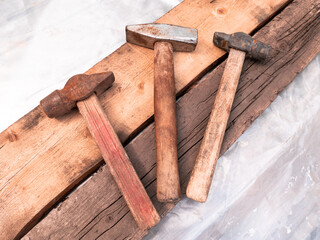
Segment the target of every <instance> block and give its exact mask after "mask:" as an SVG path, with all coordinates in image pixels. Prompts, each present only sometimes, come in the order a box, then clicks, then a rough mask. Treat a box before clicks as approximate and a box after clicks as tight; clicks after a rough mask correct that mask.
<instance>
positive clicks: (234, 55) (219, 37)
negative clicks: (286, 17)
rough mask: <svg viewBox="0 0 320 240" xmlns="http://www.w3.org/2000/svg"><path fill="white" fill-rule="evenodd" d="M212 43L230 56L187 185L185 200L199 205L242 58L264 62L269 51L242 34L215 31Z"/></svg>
mask: <svg viewBox="0 0 320 240" xmlns="http://www.w3.org/2000/svg"><path fill="white" fill-rule="evenodd" d="M213 43H214V44H215V45H216V46H217V47H219V48H222V49H224V50H226V51H229V57H228V60H227V63H226V66H225V69H224V72H223V75H222V78H221V82H220V85H219V89H218V92H217V95H216V99H215V102H214V105H213V109H212V112H211V115H210V118H209V122H208V125H207V128H206V131H205V134H204V137H203V140H202V143H201V147H200V151H199V153H198V156H197V158H196V162H195V165H194V168H193V171H192V173H191V177H190V180H189V183H188V186H187V197H189V198H191V199H193V200H196V201H198V202H205V201H206V200H207V197H208V193H209V189H210V185H211V181H212V177H213V173H214V170H215V166H216V163H217V160H218V157H219V154H220V148H221V144H222V141H223V137H224V133H225V130H226V126H227V122H228V118H229V115H230V110H231V107H232V103H233V99H234V96H235V93H236V90H237V86H238V82H239V78H240V74H241V70H242V65H243V62H244V59H245V56H246V54H247V56H248V57H251V58H254V59H258V60H264V59H266V58H267V57H268V56H269V52H270V48H269V46H267V45H266V44H264V43H262V42H259V41H257V40H255V39H253V38H252V37H251V36H249V35H248V34H245V33H242V32H237V33H234V34H230V35H229V34H226V33H221V32H215V33H214V36H213Z"/></svg>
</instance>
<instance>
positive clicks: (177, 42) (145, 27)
mask: <svg viewBox="0 0 320 240" xmlns="http://www.w3.org/2000/svg"><path fill="white" fill-rule="evenodd" d="M126 37H127V42H129V43H133V44H136V45H139V46H142V47H146V48H150V49H153V46H154V43H155V42H169V43H171V44H172V47H173V50H174V51H181V52H191V51H193V50H194V49H195V48H196V45H197V42H198V32H197V29H194V28H185V27H180V26H175V25H170V24H159V23H150V24H137V25H129V26H126Z"/></svg>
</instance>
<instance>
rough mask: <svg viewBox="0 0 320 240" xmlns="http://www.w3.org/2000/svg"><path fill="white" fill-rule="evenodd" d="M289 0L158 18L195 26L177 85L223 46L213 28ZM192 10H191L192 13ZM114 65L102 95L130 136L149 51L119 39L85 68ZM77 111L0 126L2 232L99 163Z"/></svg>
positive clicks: (147, 79)
mask: <svg viewBox="0 0 320 240" xmlns="http://www.w3.org/2000/svg"><path fill="white" fill-rule="evenodd" d="M289 1H290V0H272V1H265V0H238V1H235V2H234V1H224V0H216V1H209V0H206V1H203V0H185V1H183V2H182V3H181V4H179V5H178V6H177V7H175V8H174V9H172V10H171V11H170V12H168V13H167V14H165V15H164V16H163V17H161V18H160V19H159V20H157V22H158V23H167V24H177V25H180V26H188V27H191V28H197V29H198V31H199V35H198V45H197V48H196V49H195V51H193V52H191V53H180V52H177V53H175V56H174V61H175V83H176V92H178V93H179V94H180V93H182V92H183V91H184V90H185V89H187V87H188V86H190V85H191V84H192V83H193V82H195V81H196V80H198V79H199V78H200V77H201V76H203V74H204V73H206V72H207V70H208V69H209V68H211V67H212V66H214V65H216V64H217V63H218V62H220V60H219V59H220V58H221V57H222V56H223V55H224V54H225V53H224V52H223V51H221V50H218V49H217V48H215V47H213V45H212V32H213V31H215V30H220V31H227V30H228V31H230V32H236V31H242V32H246V33H249V32H252V31H254V30H255V29H256V28H257V27H258V26H260V25H261V24H263V23H264V22H265V21H266V20H267V19H269V18H270V17H271V16H272V15H274V14H275V13H276V12H277V11H278V10H279V9H281V8H282V7H283V6H284V5H286V4H287V3H288V2H289ZM190 16H192V17H190ZM105 71H112V72H113V73H114V75H115V83H114V84H113V86H112V87H111V88H110V89H109V90H108V91H106V92H105V93H104V94H102V95H101V97H100V101H101V103H102V106H103V107H104V110H105V111H106V113H107V116H108V118H109V120H110V122H111V124H112V126H113V127H114V129H115V131H116V133H117V134H118V136H119V138H120V140H121V141H122V142H123V141H126V140H127V141H128V139H130V138H132V137H133V136H134V135H136V134H137V133H138V132H139V131H141V129H142V127H145V126H146V122H148V119H151V117H152V116H153V51H152V50H150V49H145V48H141V47H139V46H134V45H132V44H124V45H123V46H121V47H120V48H119V49H117V50H116V51H115V52H114V53H112V54H111V55H109V56H108V57H106V58H105V59H103V60H102V61H101V62H99V63H98V64H96V65H95V66H93V67H92V68H91V69H90V70H88V71H87V72H86V73H87V74H92V73H98V72H105ZM102 162H103V161H102V157H101V153H100V151H99V149H98V147H97V145H96V144H95V142H94V140H93V139H92V137H91V135H90V133H89V132H88V130H87V128H86V125H85V123H84V120H83V119H82V117H81V116H80V114H79V113H78V111H76V110H75V111H72V112H71V113H70V114H67V115H65V116H63V117H62V118H60V119H49V118H47V117H46V116H45V114H44V113H43V112H42V111H41V109H40V108H39V107H36V108H35V109H34V110H32V111H31V112H30V113H28V114H27V115H25V116H24V117H23V118H21V119H20V120H19V121H17V122H16V123H14V124H13V125H11V126H10V127H9V128H8V129H6V130H5V131H4V132H2V133H1V134H0V199H1V203H0V219H1V224H0V238H1V239H12V238H13V237H14V236H16V235H17V234H18V235H21V234H23V233H24V232H25V231H26V230H29V229H30V228H31V227H32V226H33V225H34V223H35V222H36V221H37V220H38V219H39V218H40V217H41V216H42V215H43V214H44V213H45V212H46V211H47V210H48V209H50V208H51V207H52V206H53V205H54V204H55V203H56V202H57V201H58V200H60V199H61V198H62V197H63V196H65V195H66V194H67V193H68V192H69V191H70V190H71V189H72V188H73V187H75V186H76V185H77V184H78V183H79V182H80V181H82V180H84V179H85V178H86V177H88V176H89V175H90V174H91V173H92V172H93V171H94V170H96V169H97V168H98V167H99V166H100V165H101V164H102Z"/></svg>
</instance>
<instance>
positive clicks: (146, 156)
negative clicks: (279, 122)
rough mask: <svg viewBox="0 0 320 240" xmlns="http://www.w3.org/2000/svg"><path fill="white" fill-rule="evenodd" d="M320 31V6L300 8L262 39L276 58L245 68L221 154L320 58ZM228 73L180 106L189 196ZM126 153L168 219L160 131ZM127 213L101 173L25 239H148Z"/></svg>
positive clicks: (217, 73) (206, 81)
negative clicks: (160, 198) (159, 171)
mask: <svg viewBox="0 0 320 240" xmlns="http://www.w3.org/2000/svg"><path fill="white" fill-rule="evenodd" d="M319 26H320V5H319V2H318V1H317V0H311V1H308V2H305V1H303V0H295V1H293V2H292V3H291V4H290V5H289V6H288V7H287V8H285V9H284V10H283V11H282V12H281V13H280V14H279V15H278V16H277V17H275V18H274V19H273V20H272V21H271V22H270V23H268V24H267V25H266V26H264V27H263V28H262V29H261V30H260V31H259V32H258V33H257V34H256V35H255V37H256V38H257V39H259V40H261V41H263V42H265V43H266V44H269V45H270V46H271V47H272V52H271V54H272V57H271V58H270V60H269V61H267V62H266V63H264V64H260V63H258V62H254V61H251V60H246V61H245V64H244V67H243V73H242V75H241V78H240V81H239V86H238V90H237V93H236V96H235V99H234V103H233V107H232V110H231V114H230V117H229V123H228V126H227V131H226V134H225V138H224V141H223V144H222V148H221V154H223V153H224V152H225V151H226V150H227V149H228V148H229V147H230V146H231V145H232V144H233V143H234V141H235V140H236V139H237V138H238V137H239V136H240V135H241V134H242V133H243V132H244V131H245V130H246V129H247V128H248V127H249V126H250V125H251V123H252V122H253V121H254V120H255V119H256V118H257V117H258V116H259V115H260V114H261V113H262V112H263V111H264V110H265V109H266V108H267V107H268V106H269V105H270V103H271V102H272V101H273V100H274V99H275V98H276V97H277V96H278V94H279V93H280V92H281V91H282V90H283V89H284V88H285V87H286V86H287V85H288V84H289V83H290V82H291V81H292V80H293V79H294V78H295V76H296V75H297V74H298V73H299V72H300V71H302V69H303V68H304V67H305V66H306V65H307V64H308V63H309V62H310V61H311V60H312V59H313V58H314V57H315V56H316V55H317V54H318V53H319V51H320V44H319V43H320V29H319V28H320V27H319ZM223 70H224V65H220V66H219V67H218V68H216V69H215V70H214V71H212V72H211V73H209V74H208V75H206V76H205V77H204V78H202V79H201V81H199V82H198V83H197V84H196V85H194V86H193V87H192V88H191V89H190V91H189V92H187V93H186V94H185V95H184V96H183V97H181V98H180V99H179V101H178V102H177V122H178V124H177V126H178V157H179V167H180V168H179V170H180V178H181V184H182V191H184V190H185V187H186V184H187V182H188V180H189V174H190V172H191V170H192V167H193V165H194V161H195V158H196V156H197V153H198V150H199V147H200V143H201V139H202V137H203V134H204V130H205V128H206V125H207V122H208V118H209V115H210V112H211V109H212V105H213V103H214V98H215V94H216V91H217V89H218V85H219V83H220V79H221V76H222V73H223ZM126 151H127V153H128V155H129V157H130V159H131V161H132V164H133V166H134V167H135V169H137V173H138V175H139V176H140V178H141V179H142V182H143V184H144V186H146V188H147V192H148V194H149V196H152V200H153V202H154V205H155V207H156V209H157V210H158V211H159V213H160V214H161V215H165V214H166V213H167V212H168V211H169V210H170V209H171V208H172V207H173V206H174V204H171V203H166V204H164V203H159V202H157V200H156V196H155V194H156V165H155V156H156V152H155V141H154V125H153V124H152V125H150V126H149V127H148V128H146V129H145V130H144V131H143V132H142V133H141V134H140V135H139V136H137V137H136V138H135V139H134V140H132V141H131V142H130V143H129V144H128V145H127V146H126ZM213 181H214V180H213ZM107 183H108V184H107ZM128 212H129V210H128V208H127V207H126V205H125V203H124V200H123V198H122V197H121V195H120V192H119V191H117V188H116V185H115V183H114V182H113V180H112V178H111V175H110V174H109V173H108V170H107V168H106V167H102V168H101V169H100V170H99V171H98V172H97V173H96V174H94V175H93V176H92V177H91V178H90V179H89V180H88V181H87V182H86V183H85V184H83V185H82V186H81V187H79V188H78V189H76V190H75V191H74V192H73V193H72V194H71V195H69V196H68V198H67V199H66V200H65V201H63V202H62V203H61V204H59V205H58V206H57V208H55V209H54V210H52V211H51V212H50V213H49V214H48V215H47V216H46V218H44V219H43V220H42V221H41V222H40V223H39V224H38V225H37V226H35V227H34V228H33V229H32V230H31V231H30V232H29V233H28V234H27V235H26V236H28V237H30V239H44V238H46V239H48V238H50V237H51V238H52V239H141V238H142V236H144V235H145V234H146V232H145V231H140V230H139V229H137V227H136V225H135V222H134V220H133V218H132V216H131V215H130V214H128Z"/></svg>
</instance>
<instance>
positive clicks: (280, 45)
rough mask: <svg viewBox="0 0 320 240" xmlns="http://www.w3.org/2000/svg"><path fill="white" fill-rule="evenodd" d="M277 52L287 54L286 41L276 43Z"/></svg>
mask: <svg viewBox="0 0 320 240" xmlns="http://www.w3.org/2000/svg"><path fill="white" fill-rule="evenodd" d="M277 50H278V51H280V52H289V50H290V46H289V44H288V42H287V41H284V40H282V41H280V42H278V44H277Z"/></svg>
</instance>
